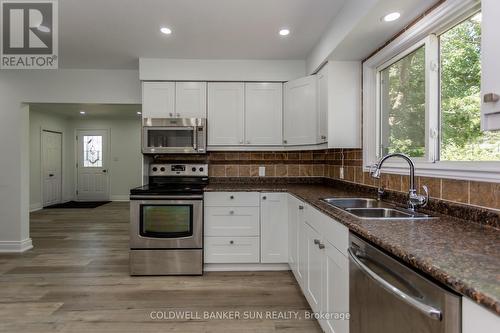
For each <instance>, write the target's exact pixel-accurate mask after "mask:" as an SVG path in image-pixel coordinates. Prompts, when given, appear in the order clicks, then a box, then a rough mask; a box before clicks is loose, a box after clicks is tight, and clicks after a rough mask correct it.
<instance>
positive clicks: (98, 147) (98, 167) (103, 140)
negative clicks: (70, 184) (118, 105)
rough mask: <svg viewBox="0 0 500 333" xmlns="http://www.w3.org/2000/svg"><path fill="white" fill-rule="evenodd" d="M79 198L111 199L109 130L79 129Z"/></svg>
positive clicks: (85, 199) (87, 199) (92, 199)
mask: <svg viewBox="0 0 500 333" xmlns="http://www.w3.org/2000/svg"><path fill="white" fill-rule="evenodd" d="M77 142H78V144H77V146H78V163H77V183H78V184H77V198H78V200H80V201H105V200H109V172H108V169H107V168H108V166H107V161H108V131H107V130H78V133H77Z"/></svg>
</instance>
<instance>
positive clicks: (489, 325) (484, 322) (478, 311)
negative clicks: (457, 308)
mask: <svg viewBox="0 0 500 333" xmlns="http://www.w3.org/2000/svg"><path fill="white" fill-rule="evenodd" d="M499 328H500V316H498V315H497V314H495V313H493V312H491V311H489V310H487V309H485V308H484V307H482V306H481V305H479V304H476V303H474V301H472V300H470V299H469V298H466V297H462V333H477V332H498V329H499Z"/></svg>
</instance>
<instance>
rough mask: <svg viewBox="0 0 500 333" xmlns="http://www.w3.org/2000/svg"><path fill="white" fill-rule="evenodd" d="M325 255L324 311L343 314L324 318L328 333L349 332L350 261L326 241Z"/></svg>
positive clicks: (322, 324) (323, 324)
mask: <svg viewBox="0 0 500 333" xmlns="http://www.w3.org/2000/svg"><path fill="white" fill-rule="evenodd" d="M324 245H325V248H324V255H323V266H322V269H323V279H322V284H323V287H322V295H323V298H322V302H321V312H322V313H332V314H333V313H335V314H338V315H343V316H344V317H342V318H333V317H331V318H328V319H325V320H322V321H321V322H320V323H321V326H322V327H323V330H324V331H325V332H327V333H349V320H348V319H346V317H345V316H347V314H348V312H349V261H348V259H347V258H346V257H345V256H343V255H342V254H341V253H340V252H339V251H338V250H337V249H336V248H335V247H334V246H333V245H332V244H330V243H329V242H325V244H324Z"/></svg>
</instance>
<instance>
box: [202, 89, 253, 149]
mask: <svg viewBox="0 0 500 333" xmlns="http://www.w3.org/2000/svg"><path fill="white" fill-rule="evenodd" d="M244 92H245V86H244V83H239V82H236V83H222V82H215V83H209V84H208V144H209V145H219V146H231V145H241V144H243V132H244V128H243V123H244V110H245V95H244Z"/></svg>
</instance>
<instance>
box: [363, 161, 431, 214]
mask: <svg viewBox="0 0 500 333" xmlns="http://www.w3.org/2000/svg"><path fill="white" fill-rule="evenodd" d="M391 157H400V158H402V159H404V160H405V161H406V162H408V165H409V166H410V188H409V190H408V209H409V210H411V211H415V209H416V208H418V207H425V206H426V205H427V203H428V202H429V189H428V188H427V186H425V185H423V186H422V188H423V189H424V191H425V195H419V194H417V189H416V188H415V164H414V163H413V161H412V160H411V159H410V158H409V157H408V156H407V155H405V154H401V153H394V154H389V155H386V156H384V157H382V158H381V159H380V161H378V163H376V164H375V165H374V166H372V167H371V168H370V174H371V176H372V177H373V178H376V179H380V175H381V171H380V169H382V165H383V164H384V162H385V161H387V160H388V159H389V158H391ZM381 193H382V189H381V188H380V187H379V189H378V195H379V198H380V196H381Z"/></svg>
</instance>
